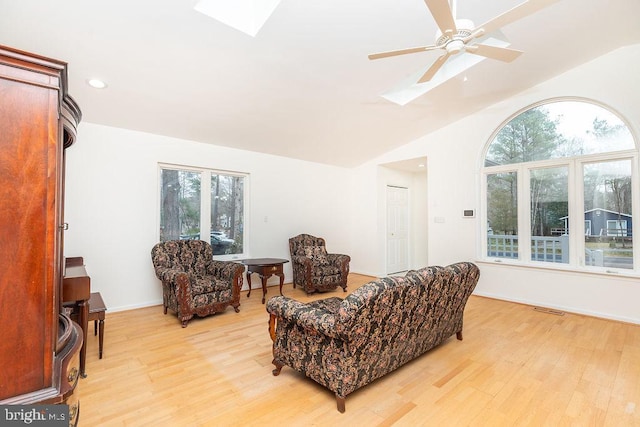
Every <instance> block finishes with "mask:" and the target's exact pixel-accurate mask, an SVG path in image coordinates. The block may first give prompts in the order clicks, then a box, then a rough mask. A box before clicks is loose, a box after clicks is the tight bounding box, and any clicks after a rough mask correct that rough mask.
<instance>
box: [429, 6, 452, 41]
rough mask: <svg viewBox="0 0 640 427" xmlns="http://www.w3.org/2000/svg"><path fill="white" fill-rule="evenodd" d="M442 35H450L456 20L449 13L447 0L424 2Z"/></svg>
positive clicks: (449, 8)
mask: <svg viewBox="0 0 640 427" xmlns="http://www.w3.org/2000/svg"><path fill="white" fill-rule="evenodd" d="M424 2H425V3H426V4H427V7H428V8H429V11H430V12H431V15H433V19H434V20H435V21H436V24H437V25H438V28H440V31H441V32H442V34H447V35H452V34H455V33H456V32H457V31H458V30H457V29H456V20H455V18H454V17H453V12H451V6H449V1H448V0H424Z"/></svg>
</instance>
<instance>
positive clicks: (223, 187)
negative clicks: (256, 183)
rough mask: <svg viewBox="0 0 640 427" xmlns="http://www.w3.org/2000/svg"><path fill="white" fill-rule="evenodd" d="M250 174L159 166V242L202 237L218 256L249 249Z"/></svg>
mask: <svg viewBox="0 0 640 427" xmlns="http://www.w3.org/2000/svg"><path fill="white" fill-rule="evenodd" d="M247 181H248V175H246V174H242V173H234V172H221V171H216V170H209V169H202V168H190V167H179V166H171V165H160V207H159V210H160V241H166V240H178V239H180V240H187V239H199V240H204V241H207V242H209V243H210V244H211V247H212V249H213V254H214V256H216V258H218V259H229V258H238V257H239V255H242V254H244V252H245V251H246V245H245V235H246V230H245V224H246V221H245V211H246V209H245V204H246V203H245V201H246V200H247V197H246V191H247Z"/></svg>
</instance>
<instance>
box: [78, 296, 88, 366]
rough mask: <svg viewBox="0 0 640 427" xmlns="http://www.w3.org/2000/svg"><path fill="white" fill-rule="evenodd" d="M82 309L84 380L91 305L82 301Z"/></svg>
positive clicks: (81, 355)
mask: <svg viewBox="0 0 640 427" xmlns="http://www.w3.org/2000/svg"><path fill="white" fill-rule="evenodd" d="M78 306H79V308H80V316H79V320H80V326H81V327H82V339H83V341H82V347H80V376H81V377H82V378H86V377H87V373H86V371H85V369H86V363H87V328H88V326H89V303H88V302H87V301H81V302H80V303H79V304H78Z"/></svg>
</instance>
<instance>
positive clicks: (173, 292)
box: [151, 240, 244, 328]
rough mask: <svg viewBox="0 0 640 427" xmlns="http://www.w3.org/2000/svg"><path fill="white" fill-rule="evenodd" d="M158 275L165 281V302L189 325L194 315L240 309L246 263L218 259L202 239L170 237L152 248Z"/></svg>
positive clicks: (163, 291) (152, 258)
mask: <svg viewBox="0 0 640 427" xmlns="http://www.w3.org/2000/svg"><path fill="white" fill-rule="evenodd" d="M151 261H152V262H153V267H154V270H155V273H156V276H157V277H158V279H160V281H161V282H162V305H163V306H164V314H167V308H170V309H171V310H173V311H174V312H175V313H176V314H177V315H178V319H180V322H181V323H182V327H183V328H186V327H187V325H188V323H189V320H191V318H193V316H194V315H198V316H200V317H204V316H208V315H210V314H214V313H218V312H221V311H225V309H226V308H227V307H228V306H232V307H233V309H234V310H235V311H236V313H237V312H239V311H240V309H239V307H240V289H241V288H242V273H243V272H244V266H243V265H242V264H240V263H237V262H231V261H215V260H214V259H213V249H212V248H211V245H210V244H209V243H208V242H205V241H203V240H168V241H166V242H160V243H158V244H156V245H155V246H154V247H153V248H152V249H151Z"/></svg>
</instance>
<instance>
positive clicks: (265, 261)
mask: <svg viewBox="0 0 640 427" xmlns="http://www.w3.org/2000/svg"><path fill="white" fill-rule="evenodd" d="M240 262H242V263H243V264H244V265H246V266H247V283H248V284H249V292H248V293H247V298H248V297H249V296H250V295H251V273H256V274H257V275H258V276H260V278H261V279H262V303H263V304H264V301H265V298H266V295H267V279H269V277H271V276H274V275H275V276H278V277H280V295H282V285H283V284H284V273H283V272H282V265H283V264H285V263H287V262H289V260H288V259H281V258H250V259H244V260H242V261H240Z"/></svg>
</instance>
